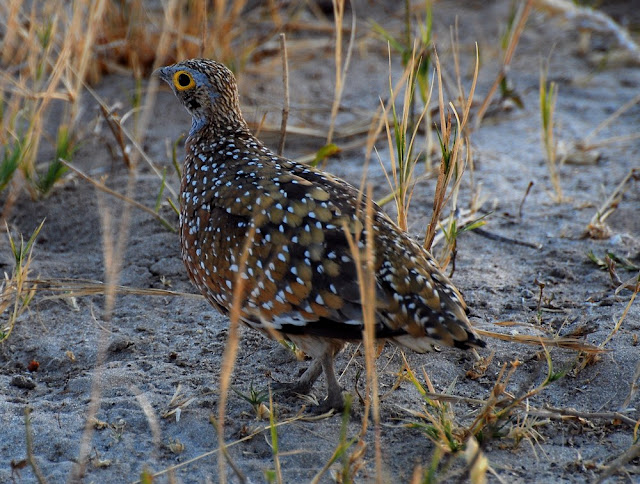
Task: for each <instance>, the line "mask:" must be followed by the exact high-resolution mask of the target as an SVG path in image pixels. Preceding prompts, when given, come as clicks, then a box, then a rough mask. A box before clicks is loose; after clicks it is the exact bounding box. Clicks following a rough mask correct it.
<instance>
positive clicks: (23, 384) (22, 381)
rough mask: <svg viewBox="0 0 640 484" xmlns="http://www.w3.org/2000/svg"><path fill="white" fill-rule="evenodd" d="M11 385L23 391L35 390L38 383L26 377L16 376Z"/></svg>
mask: <svg viewBox="0 0 640 484" xmlns="http://www.w3.org/2000/svg"><path fill="white" fill-rule="evenodd" d="M10 384H11V385H13V386H14V387H18V388H22V389H23V390H33V389H34V388H35V387H36V382H34V381H33V380H32V379H31V378H29V377H28V376H24V375H16V376H14V377H13V378H12V379H11V383H10Z"/></svg>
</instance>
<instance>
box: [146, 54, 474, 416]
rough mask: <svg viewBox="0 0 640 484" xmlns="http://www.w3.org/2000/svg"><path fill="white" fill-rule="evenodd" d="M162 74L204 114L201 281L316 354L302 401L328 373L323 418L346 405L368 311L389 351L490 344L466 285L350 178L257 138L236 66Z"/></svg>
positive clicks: (196, 232) (193, 202)
mask: <svg viewBox="0 0 640 484" xmlns="http://www.w3.org/2000/svg"><path fill="white" fill-rule="evenodd" d="M156 72H157V74H158V76H159V77H160V79H162V80H164V81H165V82H166V83H167V84H169V86H170V87H171V89H172V90H173V92H174V94H175V95H176V97H177V98H178V99H179V100H180V101H181V102H182V104H183V105H184V107H185V108H186V109H187V111H188V112H189V113H190V114H191V118H192V122H191V128H190V130H189V134H188V137H187V139H186V141H185V151H186V154H185V158H184V163H183V170H182V179H181V188H180V195H179V196H180V217H179V225H180V241H181V254H182V259H183V261H184V263H185V266H186V269H187V272H188V275H189V278H190V280H191V281H192V282H193V284H194V285H195V286H196V287H197V289H198V290H199V291H200V292H201V293H202V294H203V295H204V296H205V298H206V299H207V300H208V302H209V303H210V304H211V305H212V306H213V307H214V308H215V309H217V310H218V311H220V312H221V313H223V314H230V312H231V307H232V305H233V304H234V301H236V302H235V304H238V306H240V309H239V310H237V314H239V320H240V321H241V322H242V323H243V324H245V325H247V326H249V327H251V328H254V329H256V330H259V331H261V332H262V333H264V334H265V335H266V336H267V337H269V338H272V339H277V340H284V341H288V342H291V343H294V344H295V345H296V346H297V347H298V348H299V349H301V350H302V351H303V352H304V353H305V354H306V355H307V356H309V357H311V364H310V366H309V367H308V369H307V370H306V371H305V372H304V373H303V374H302V375H301V376H300V378H299V380H298V381H297V382H294V383H292V384H290V385H289V386H288V387H287V388H288V389H289V390H290V391H291V392H295V393H300V394H306V393H309V392H310V391H311V389H312V386H313V384H314V382H315V381H316V380H317V379H318V377H319V376H320V375H321V374H322V373H323V372H324V375H325V380H326V387H327V396H326V398H325V399H324V400H323V401H322V403H321V404H320V405H319V409H321V410H324V409H327V410H331V409H334V410H341V409H343V407H344V395H343V393H342V388H341V387H340V385H339V383H338V380H337V378H336V375H335V368H334V359H335V356H336V355H337V354H338V353H339V352H340V351H341V350H342V349H343V348H344V347H345V346H346V344H347V343H349V342H356V341H359V340H362V337H363V336H362V333H363V328H364V322H363V318H364V317H363V309H364V307H365V305H367V304H374V305H375V307H374V314H375V338H376V339H377V340H379V341H390V342H391V343H394V344H396V345H399V346H401V347H404V348H409V349H411V350H413V351H415V352H418V353H425V352H427V351H429V350H430V349H432V346H433V344H443V345H448V346H452V347H456V348H460V349H470V348H474V347H475V348H482V347H484V346H485V342H484V341H483V340H481V339H480V338H479V337H478V336H477V334H476V333H475V332H474V329H473V328H472V326H471V324H470V322H469V319H468V317H467V311H468V310H467V306H466V304H465V302H464V300H463V298H462V296H461V294H460V292H459V291H458V289H456V287H455V286H454V285H453V284H452V282H451V281H450V280H449V278H448V277H447V276H446V275H445V274H443V272H442V271H441V270H440V269H439V267H438V264H437V263H436V261H435V260H434V258H433V257H432V255H431V254H430V253H429V252H428V251H427V250H426V249H425V248H423V247H422V246H421V245H420V244H419V243H418V242H416V241H415V240H413V239H412V238H410V237H409V235H407V233H406V232H404V231H402V230H401V229H400V228H399V227H398V226H397V225H396V224H395V223H394V222H393V221H392V220H391V218H390V217H389V216H388V215H387V214H386V213H385V212H383V210H382V209H381V208H380V207H379V206H378V205H377V204H376V203H375V202H373V201H371V200H369V199H368V198H367V197H366V196H365V195H364V194H362V192H360V191H359V190H358V189H356V188H355V187H354V186H352V185H350V184H349V183H347V182H346V181H343V180H342V179H340V178H337V177H335V176H333V175H331V174H329V173H327V172H325V171H322V170H319V169H316V168H313V167H311V166H309V165H306V164H302V163H299V162H296V161H293V160H290V159H287V158H285V157H283V156H280V155H278V154H276V153H274V152H273V151H272V150H270V149H269V148H268V147H266V146H265V145H264V144H263V143H262V142H261V141H260V140H258V139H257V138H256V137H255V136H254V135H253V134H252V133H251V131H250V130H249V127H248V125H247V123H246V121H245V119H244V118H243V116H242V113H241V110H240V103H239V94H238V88H237V83H236V79H235V77H234V75H233V73H232V72H231V71H230V70H229V69H228V68H227V67H225V66H224V65H223V64H222V63H219V62H216V61H213V60H208V59H189V60H185V61H183V62H179V63H176V64H173V65H169V66H166V67H162V68H160V69H158V71H156ZM367 206H369V207H370V209H369V212H368V213H369V215H367V210H366V207H367ZM368 231H371V234H368V233H367V232H368ZM350 239H351V241H352V245H350V244H349V241H350ZM367 240H372V241H373V244H374V249H373V254H374V257H373V273H374V274H373V276H374V282H373V285H374V287H375V298H374V301H370V300H367V301H363V298H362V296H361V291H360V284H359V280H358V276H357V273H358V267H357V264H363V262H362V258H359V257H356V254H354V251H353V250H352V247H353V241H357V242H356V244H357V248H358V251H361V250H362V249H363V247H364V246H365V243H366V241H367ZM369 267H371V265H370V266H369ZM234 290H237V291H241V292H240V294H234Z"/></svg>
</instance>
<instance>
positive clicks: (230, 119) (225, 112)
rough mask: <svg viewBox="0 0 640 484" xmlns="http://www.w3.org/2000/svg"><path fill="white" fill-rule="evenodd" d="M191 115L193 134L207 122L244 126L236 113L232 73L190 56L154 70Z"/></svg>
mask: <svg viewBox="0 0 640 484" xmlns="http://www.w3.org/2000/svg"><path fill="white" fill-rule="evenodd" d="M156 73H157V74H158V76H159V77H160V79H162V80H163V81H165V82H166V83H167V84H169V86H171V89H173V92H174V93H175V95H176V97H177V98H178V99H179V100H180V101H181V102H182V104H183V105H184V107H185V108H186V109H187V111H189V113H190V114H191V116H192V117H193V120H192V125H191V132H190V133H189V134H194V133H195V132H197V131H199V130H200V129H201V128H203V127H204V126H207V125H211V126H212V127H214V128H215V127H218V128H219V127H225V128H226V127H230V128H232V129H235V128H237V127H240V126H244V125H245V122H244V120H243V118H242V114H241V113H240V103H239V101H238V87H237V84H236V79H235V77H234V76H233V73H232V72H231V71H230V70H229V69H227V68H226V67H225V66H224V65H222V64H220V63H219V62H215V61H212V60H208V59H190V60H186V61H183V62H180V63H178V64H173V65H170V66H167V67H162V68H160V69H158V70H157V71H156Z"/></svg>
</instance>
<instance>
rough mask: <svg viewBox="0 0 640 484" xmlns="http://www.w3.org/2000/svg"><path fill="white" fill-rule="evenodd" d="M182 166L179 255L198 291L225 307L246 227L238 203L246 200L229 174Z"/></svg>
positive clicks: (235, 275) (241, 203) (218, 170)
mask: <svg viewBox="0 0 640 484" xmlns="http://www.w3.org/2000/svg"><path fill="white" fill-rule="evenodd" d="M185 168H186V169H185V173H184V176H183V179H182V184H181V194H180V197H181V200H180V205H181V210H180V242H181V249H182V258H183V261H184V263H185V266H186V268H187V272H188V273H189V277H190V278H191V280H192V281H193V283H194V284H195V285H196V286H197V287H198V289H199V290H200V292H202V294H203V295H204V296H205V297H207V298H208V299H209V300H210V301H211V302H214V303H215V304H216V305H218V306H221V307H227V306H228V304H229V302H230V301H231V298H232V295H233V287H234V283H235V280H236V277H237V276H238V271H239V266H240V264H241V262H240V259H241V253H242V250H243V247H244V246H245V241H246V238H247V232H248V230H249V219H248V218H247V217H246V216H244V215H243V212H244V210H243V209H242V208H241V207H242V206H244V207H247V206H248V205H249V204H250V202H249V200H247V199H246V197H244V196H243V195H244V194H245V193H246V190H244V191H243V188H242V187H241V185H242V183H241V182H238V180H235V179H234V178H233V175H232V174H231V173H228V172H227V171H222V170H220V169H219V168H218V169H217V170H216V166H215V165H213V166H209V167H207V168H205V169H204V170H203V169H202V168H201V167H200V168H199V169H198V168H197V167H195V168H194V167H188V166H187V167H185ZM239 187H240V188H239Z"/></svg>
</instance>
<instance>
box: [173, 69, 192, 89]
mask: <svg viewBox="0 0 640 484" xmlns="http://www.w3.org/2000/svg"><path fill="white" fill-rule="evenodd" d="M173 85H174V86H175V87H176V89H177V90H178V91H186V90H187V89H191V88H192V87H194V86H195V85H196V81H194V80H193V77H192V76H191V74H189V73H188V72H187V71H176V73H175V74H174V75H173Z"/></svg>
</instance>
